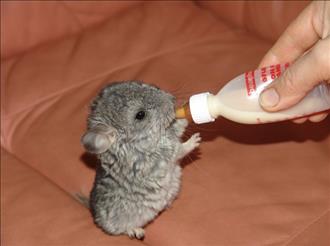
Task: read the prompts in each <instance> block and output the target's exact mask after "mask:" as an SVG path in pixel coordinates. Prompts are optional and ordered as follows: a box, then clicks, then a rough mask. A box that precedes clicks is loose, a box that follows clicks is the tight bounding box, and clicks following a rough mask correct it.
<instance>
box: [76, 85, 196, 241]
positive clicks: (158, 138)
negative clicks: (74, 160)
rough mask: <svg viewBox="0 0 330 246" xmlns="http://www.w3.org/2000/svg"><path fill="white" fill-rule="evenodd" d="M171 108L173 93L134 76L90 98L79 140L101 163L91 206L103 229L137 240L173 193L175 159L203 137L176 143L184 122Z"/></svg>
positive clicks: (176, 184) (175, 187) (176, 177)
mask: <svg viewBox="0 0 330 246" xmlns="http://www.w3.org/2000/svg"><path fill="white" fill-rule="evenodd" d="M174 108H175V98H174V97H173V96H172V95H170V94H168V93H166V92H164V91H162V90H160V89H158V88H156V87H154V86H151V85H147V84H143V83H140V82H134V81H129V82H120V83H114V84H110V85H109V86H107V87H105V88H104V89H103V90H102V91H101V92H100V94H99V95H98V96H97V97H96V98H95V99H94V101H93V102H92V104H91V112H90V115H89V117H88V129H87V132H86V133H85V134H84V136H83V137H82V143H83V145H84V147H85V148H86V150H87V151H89V152H91V153H95V154H97V156H98V158H99V160H100V162H101V165H100V166H99V167H98V169H97V171H96V177H95V182H94V186H93V189H92V192H91V196H90V209H91V211H92V214H93V217H94V221H95V223H96V224H97V225H98V226H100V227H101V228H102V229H103V230H104V231H105V232H107V233H109V234H113V235H118V234H127V235H128V236H130V237H132V238H134V237H135V238H138V239H141V238H143V237H144V230H143V229H142V227H143V226H145V225H146V224H147V223H148V222H150V221H151V220H153V219H154V218H155V217H156V216H157V215H158V214H159V212H161V211H162V210H163V209H165V208H166V207H168V206H169V205H170V204H171V203H172V202H173V200H174V199H175V198H176V196H177V194H178V192H179V188H180V176H181V168H180V166H179V165H178V160H179V159H181V158H182V157H184V156H185V155H187V154H188V153H189V152H191V151H192V150H193V149H195V148H196V147H197V146H198V145H199V142H200V140H201V138H200V136H199V133H196V134H194V135H193V136H192V137H191V138H190V139H189V140H188V141H186V142H184V143H181V142H180V137H181V135H182V134H183V132H184V130H185V128H186V126H187V121H186V120H182V119H181V120H176V119H175V109H174Z"/></svg>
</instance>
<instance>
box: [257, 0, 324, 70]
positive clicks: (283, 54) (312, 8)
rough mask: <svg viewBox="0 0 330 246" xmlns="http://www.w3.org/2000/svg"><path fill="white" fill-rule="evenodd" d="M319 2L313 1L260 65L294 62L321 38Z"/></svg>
mask: <svg viewBox="0 0 330 246" xmlns="http://www.w3.org/2000/svg"><path fill="white" fill-rule="evenodd" d="M319 4H320V3H317V1H315V2H312V3H311V4H309V5H308V6H307V7H306V8H305V9H304V10H303V11H302V12H301V14H300V15H299V16H298V17H297V18H296V19H295V20H294V21H293V22H292V23H291V24H290V25H289V26H288V27H287V29H286V30H285V31H284V33H283V34H282V35H281V37H280V38H279V39H278V41H277V42H276V43H275V45H274V46H273V47H272V48H271V49H270V50H269V51H268V53H267V54H266V55H265V56H264V58H263V59H262V61H261V62H260V64H259V67H265V66H269V65H272V64H278V63H286V62H292V61H294V60H296V59H297V58H298V57H299V56H301V55H302V54H304V53H305V52H306V51H307V50H308V49H309V48H310V47H312V46H313V44H315V43H316V42H317V41H318V40H319V39H320V38H321V36H322V34H321V27H318V26H319V25H321V23H319V21H315V18H316V17H315V16H317V15H316V14H315V12H316V11H317V10H318V8H319V6H318V5H319Z"/></svg>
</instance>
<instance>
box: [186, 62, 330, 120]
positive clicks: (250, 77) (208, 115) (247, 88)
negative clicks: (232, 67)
mask: <svg viewBox="0 0 330 246" xmlns="http://www.w3.org/2000/svg"><path fill="white" fill-rule="evenodd" d="M287 67H288V64H284V65H280V64H279V65H273V66H270V67H265V68H261V69H258V70H255V71H251V72H246V73H244V74H242V75H240V76H238V77H236V78H235V79H233V80H231V81H230V82H229V83H228V84H226V85H225V86H224V87H223V88H222V89H221V90H220V91H219V92H218V94H217V95H212V94H209V93H201V94H196V95H193V96H192V97H191V98H190V100H189V107H190V112H191V116H192V119H193V121H194V122H195V123H197V124H201V123H206V122H210V121H213V120H214V119H215V118H217V117H219V116H222V117H224V118H227V119H229V120H232V121H235V122H239V123H244V124H261V123H270V122H276V121H283V120H289V119H295V118H299V117H303V116H308V115H311V114H316V113H319V112H323V111H327V110H330V89H329V86H328V84H326V83H325V82H324V83H321V84H320V85H318V86H317V87H315V88H314V89H313V90H312V91H311V92H310V93H309V94H308V95H307V96H306V97H305V98H304V99H302V100H301V101H300V102H299V103H298V104H296V105H295V106H293V107H291V108H289V109H286V110H282V111H279V112H266V111H264V110H263V109H262V108H261V107H260V105H259V101H258V100H259V95H260V92H261V91H262V90H263V89H264V88H265V87H266V86H268V85H269V84H270V83H271V82H272V81H273V80H274V79H275V78H277V77H278V76H280V75H281V74H282V73H283V71H284V70H285V69H286V68H287Z"/></svg>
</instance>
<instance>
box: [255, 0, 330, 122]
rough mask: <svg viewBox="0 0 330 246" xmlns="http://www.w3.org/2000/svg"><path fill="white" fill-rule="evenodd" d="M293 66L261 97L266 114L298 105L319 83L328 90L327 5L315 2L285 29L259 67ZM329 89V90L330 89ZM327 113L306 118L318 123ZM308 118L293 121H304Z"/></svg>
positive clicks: (329, 15)
mask: <svg viewBox="0 0 330 246" xmlns="http://www.w3.org/2000/svg"><path fill="white" fill-rule="evenodd" d="M285 62H290V63H292V64H291V66H290V67H289V68H288V69H287V70H285V72H284V73H283V75H282V76H280V77H279V78H278V79H276V80H275V81H274V82H273V83H272V84H271V85H270V86H269V87H267V89H265V90H264V91H263V92H262V93H261V96H260V99H259V102H260V105H261V106H262V107H263V108H264V109H265V110H266V111H270V112H273V111H279V110H282V109H286V108H289V107H291V106H293V105H295V104H296V103H298V102H299V101H300V100H301V99H302V98H303V97H304V96H305V95H306V94H307V93H308V92H309V91H311V90H312V89H313V88H314V87H315V86H316V85H318V84H319V83H320V82H322V81H327V82H328V83H329V87H330V2H329V1H314V2H312V3H310V4H309V5H308V6H307V7H306V8H305V9H304V10H303V11H302V12H301V13H300V15H299V16H298V17H297V18H296V19H295V20H294V21H293V22H292V23H291V24H290V25H289V26H288V28H287V29H286V30H285V31H284V33H283V34H282V35H281V37H280V38H279V39H278V41H277V42H276V43H275V45H274V46H273V47H272V48H271V49H270V50H269V51H268V53H267V54H266V55H265V56H264V58H263V59H262V61H261V63H260V65H259V67H265V66H269V65H271V64H278V63H285ZM329 89H330V88H329ZM326 116H327V114H326V113H322V114H317V115H314V116H310V117H308V119H309V120H310V121H313V122H318V121H321V120H323V119H324V118H326ZM306 120H307V118H300V119H297V120H294V122H296V123H302V122H305V121H306Z"/></svg>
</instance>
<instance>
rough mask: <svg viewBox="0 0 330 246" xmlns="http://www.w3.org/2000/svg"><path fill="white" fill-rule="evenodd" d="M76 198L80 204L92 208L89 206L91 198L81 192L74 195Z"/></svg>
mask: <svg viewBox="0 0 330 246" xmlns="http://www.w3.org/2000/svg"><path fill="white" fill-rule="evenodd" d="M73 197H74V199H75V200H76V201H78V202H79V203H80V204H82V205H83V206H84V207H86V208H88V209H89V208H90V207H89V198H88V197H87V196H85V195H83V194H81V193H76V194H74V195H73Z"/></svg>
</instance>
